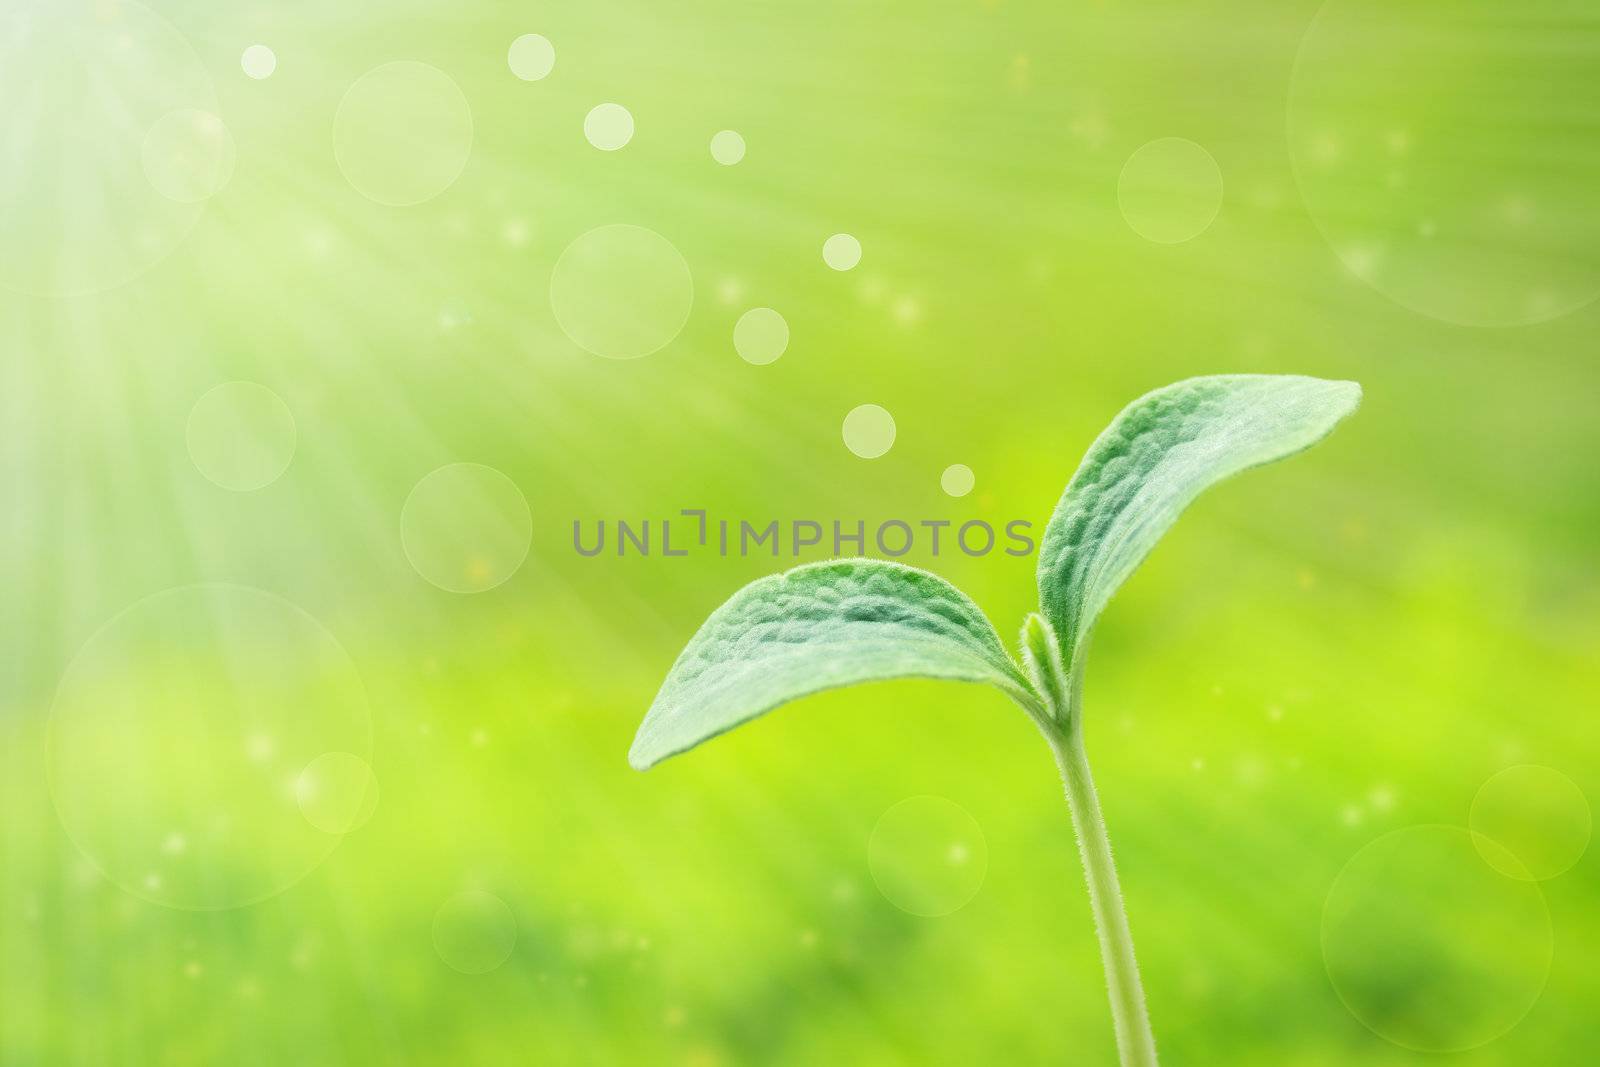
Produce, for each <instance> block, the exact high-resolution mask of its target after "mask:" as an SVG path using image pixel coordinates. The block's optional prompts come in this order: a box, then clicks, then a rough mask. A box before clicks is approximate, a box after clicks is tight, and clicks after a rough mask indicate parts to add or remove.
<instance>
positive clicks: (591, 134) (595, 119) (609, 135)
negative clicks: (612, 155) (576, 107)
mask: <svg viewBox="0 0 1600 1067" xmlns="http://www.w3.org/2000/svg"><path fill="white" fill-rule="evenodd" d="M583 135H584V137H586V138H588V140H589V143H590V144H592V145H594V146H595V147H596V148H598V149H600V151H602V152H615V151H616V150H617V149H619V148H623V147H625V146H626V145H627V143H628V142H629V141H631V140H633V113H632V112H631V111H629V110H628V109H627V108H625V107H623V106H622V105H621V104H596V105H595V106H594V107H593V108H591V109H590V111H589V114H587V115H585V116H584V119H583Z"/></svg>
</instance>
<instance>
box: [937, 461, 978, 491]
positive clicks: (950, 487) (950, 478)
mask: <svg viewBox="0 0 1600 1067" xmlns="http://www.w3.org/2000/svg"><path fill="white" fill-rule="evenodd" d="M976 483H977V478H976V477H975V476H974V475H973V473H972V468H971V467H969V466H967V465H966V464H965V463H952V464H950V466H948V467H946V468H945V469H944V473H943V474H941V475H940V476H939V488H941V489H943V490H944V491H945V492H946V493H949V494H950V495H951V496H966V495H967V494H968V493H970V492H972V487H973V485H975V484H976Z"/></svg>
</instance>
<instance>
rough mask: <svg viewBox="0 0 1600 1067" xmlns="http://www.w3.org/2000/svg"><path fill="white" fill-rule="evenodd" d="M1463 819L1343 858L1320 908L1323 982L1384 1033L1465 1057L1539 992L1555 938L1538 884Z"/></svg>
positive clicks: (1411, 831)
mask: <svg viewBox="0 0 1600 1067" xmlns="http://www.w3.org/2000/svg"><path fill="white" fill-rule="evenodd" d="M1475 836H1476V835H1474V834H1473V833H1472V832H1471V831H1469V830H1466V829H1463V828H1461V827H1458V826H1434V825H1426V826H1412V827H1407V828H1405V829H1402V830H1395V831H1393V832H1391V833H1388V834H1385V835H1384V836H1382V837H1379V838H1378V839H1376V840H1374V841H1372V842H1370V843H1369V844H1367V845H1366V846H1365V847H1364V848H1362V849H1361V850H1360V851H1359V852H1357V853H1356V854H1355V855H1354V856H1353V857H1351V859H1350V861H1349V862H1348V863H1346V864H1345V866H1344V869H1343V870H1341V871H1340V872H1339V874H1338V876H1337V877H1336V878H1335V879H1334V882H1333V886H1332V888H1331V889H1330V890H1329V892H1328V898H1327V901H1326V903H1325V905H1324V907H1323V914H1322V955H1323V961H1324V963H1325V964H1326V966H1327V971H1328V977H1329V979H1330V980H1331V981H1332V983H1333V987H1334V990H1335V991H1336V992H1337V993H1338V995H1339V999H1340V1000H1342V1001H1343V1002H1344V1005H1345V1007H1347V1008H1348V1009H1349V1010H1350V1013H1351V1014H1352V1015H1354V1016H1355V1017H1356V1018H1357V1019H1358V1020H1360V1021H1361V1022H1362V1023H1363V1024H1364V1025H1365V1026H1366V1027H1367V1028H1368V1029H1370V1030H1372V1031H1373V1032H1374V1033H1376V1034H1377V1035H1378V1036H1380V1037H1382V1038H1384V1039H1386V1040H1388V1041H1390V1042H1392V1043H1394V1044H1396V1045H1399V1046H1401V1047H1402V1048H1407V1049H1413V1050H1416V1051H1421V1052H1461V1051H1465V1050H1467V1049H1473V1048H1477V1047H1479V1046H1481V1045H1484V1044H1487V1043H1488V1042H1490V1041H1493V1040H1494V1039H1495V1038H1497V1037H1500V1036H1501V1035H1503V1034H1505V1033H1506V1032H1507V1031H1509V1030H1510V1029H1511V1028H1512V1027H1514V1026H1516V1025H1517V1023H1518V1022H1520V1021H1521V1020H1522V1019H1523V1017H1524V1016H1526V1015H1527V1014H1528V1012H1529V1010H1531V1009H1532V1007H1533V1005H1534V1003H1535V1002H1536V1001H1537V1000H1538V999H1539V996H1540V994H1541V993H1542V992H1543V990H1544V985H1545V981H1546V979H1547V978H1548V977H1549V973H1550V961H1551V956H1552V952H1553V938H1552V933H1551V927H1550V914H1549V911H1548V910H1547V908H1546V905H1545V901H1544V897H1543V895H1542V894H1541V893H1540V892H1539V888H1538V886H1537V885H1534V884H1532V883H1531V882H1528V881H1525V880H1521V879H1518V878H1508V877H1506V876H1505V875H1504V874H1501V873H1500V870H1499V869H1497V868H1501V867H1504V866H1506V865H1513V864H1515V863H1516V859H1515V858H1514V857H1512V856H1510V855H1509V854H1506V853H1503V852H1501V853H1500V854H1499V855H1498V859H1499V862H1498V863H1496V864H1494V865H1492V866H1491V865H1490V864H1488V863H1485V862H1484V858H1483V855H1481V854H1480V851H1481V850H1496V849H1497V848H1498V846H1496V845H1495V844H1494V843H1493V842H1487V841H1483V840H1475Z"/></svg>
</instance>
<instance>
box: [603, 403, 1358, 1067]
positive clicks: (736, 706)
mask: <svg viewBox="0 0 1600 1067" xmlns="http://www.w3.org/2000/svg"><path fill="white" fill-rule="evenodd" d="M1360 400H1361V388H1360V386H1358V385H1356V384H1355V383H1354V382H1331V381H1322V380H1320V379H1316V378H1303V377H1293V376H1276V375H1223V376H1217V377H1208V378H1191V379H1189V380H1188V381H1183V382H1178V383H1176V384H1174V385H1169V386H1167V387H1165V388H1163V389H1157V390H1156V391H1155V392H1153V393H1148V394H1146V395H1145V396H1142V397H1140V398H1139V399H1138V400H1135V401H1134V402H1133V403H1132V404H1130V405H1128V407H1126V408H1124V409H1123V411H1122V413H1121V414H1120V415H1118V416H1117V417H1116V419H1115V420H1114V421H1113V422H1112V423H1111V425H1110V426H1109V427H1108V428H1107V429H1106V430H1105V432H1104V433H1102V434H1101V435H1100V436H1099V438H1098V439H1096V441H1095V442H1094V444H1093V445H1092V446H1090V448H1089V452H1088V454H1087V455H1086V456H1085V457H1084V459H1083V463H1082V464H1081V465H1080V466H1079V467H1078V471H1077V473H1076V474H1074V475H1073V476H1072V480H1071V481H1070V482H1069V483H1068V484H1067V488H1066V491H1065V492H1063V493H1062V495H1061V500H1060V502H1059V503H1058V504H1057V505H1056V510H1055V514H1054V515H1052V516H1051V517H1050V524H1049V526H1048V527H1046V529H1045V533H1044V537H1043V540H1042V541H1041V543H1040V546H1039V565H1038V583H1039V606H1040V611H1039V612H1037V613H1035V614H1031V615H1029V616H1028V617H1027V620H1026V621H1025V622H1024V624H1023V627H1022V640H1021V652H1022V659H1021V663H1020V664H1019V663H1018V662H1017V661H1016V660H1015V659H1013V658H1012V657H1011V655H1010V654H1009V653H1008V652H1007V651H1006V649H1005V646H1004V645H1003V644H1002V643H1001V641H1000V638H999V636H998V635H997V634H996V633H995V630H994V627H993V626H991V625H990V623H989V620H988V619H986V618H985V617H984V615H983V612H982V611H980V610H979V609H978V607H977V605H975V604H974V603H973V602H972V601H971V600H970V599H969V598H968V597H967V596H966V595H965V594H964V593H962V592H961V591H960V590H959V589H957V588H956V587H955V586H953V585H951V584H950V583H949V582H946V581H945V580H944V579H942V578H940V577H938V576H937V575H934V574H930V573H928V572H927V571H922V570H917V569H916V568H914V567H907V566H904V565H902V564H898V563H889V562H885V561H882V560H872V559H841V560H831V561H829V562H826V563H813V564H808V565H806V566H802V567H796V568H795V569H794V570H791V571H787V572H785V573H783V574H774V575H770V576H768V577H766V578H762V579H760V580H759V581H756V582H752V583H751V584H750V585H747V586H745V587H744V588H743V589H741V590H739V592H737V593H735V594H734V595H733V597H732V599H730V600H728V601H727V603H725V604H723V605H722V606H721V607H720V608H718V609H717V610H716V611H714V612H713V613H712V614H711V617H710V618H708V619H707V620H706V621H705V624H704V625H702V626H701V627H700V630H699V632H698V633H696V634H695V635H694V637H693V638H692V639H691V640H690V641H689V645H688V647H687V648H685V649H684V650H683V654H682V655H680V656H679V657H678V660H677V662H676V663H674V664H673V665H672V670H671V671H670V672H668V674H667V678H666V681H665V682H663V683H662V686H661V691H660V692H659V693H657V694H656V699H655V702H654V703H653V704H651V706H650V710H649V711H648V712H647V713H646V714H645V717H644V722H643V723H642V724H641V725H640V726H639V732H638V735H637V736H636V737H635V738H634V741H633V747H632V749H631V750H630V751H629V753H628V761H629V763H631V764H632V765H633V766H634V767H635V768H637V769H639V770H644V769H645V768H647V767H650V766H652V765H653V764H655V763H658V762H660V761H661V760H663V759H666V758H667V757H668V756H673V755H676V754H677V753H679V752H683V751H686V750H688V749H690V748H693V747H694V746H695V745H698V744H699V743H700V742H702V741H705V740H707V739H709V738H712V737H715V736H716V735H718V734H720V733H724V732H726V731H728V730H731V729H733V728H734V727H735V726H738V725H739V724H740V723H743V722H747V721H749V720H750V719H753V718H755V717H756V716H758V715H761V714H763V713H765V712H768V711H771V710H772V709H773V708H776V707H777V706H779V705H780V704H784V703H787V702H789V701H791V700H795V699H797V698H799V697H803V696H806V695H808V694H811V693H817V692H821V691H823V690H825V689H834V688H837V687H839V686H845V685H852V684H854V683H856V682H870V681H878V680H882V679H890V678H953V679H956V680H958V681H964V682H988V683H990V684H991V685H994V686H995V687H997V688H998V689H1000V691H1001V692H1003V693H1005V694H1006V695H1007V696H1009V697H1011V699H1012V700H1014V701H1016V702H1017V704H1018V705H1020V706H1021V708H1022V710H1023V711H1024V712H1026V713H1027V715H1028V717H1029V718H1031V719H1032V720H1033V722H1034V724H1035V725H1037V726H1038V728H1039V730H1040V732H1041V733H1043V734H1044V737H1045V740H1046V741H1047V742H1048V743H1049V745H1050V750H1051V752H1052V753H1053V754H1054V755H1055V760H1056V766H1057V767H1058V768H1059V769H1060V772H1061V777H1062V779H1063V780H1064V781H1065V783H1066V792H1067V803H1068V806H1069V807H1070V809H1071V812H1072V823H1073V827H1074V828H1075V829H1076V831H1077V838H1078V849H1079V851H1080V853H1081V855H1082V858H1083V867H1084V872H1085V875H1086V876H1087V881H1088V887H1089V900H1090V903H1091V905H1092V907H1093V911H1094V916H1095V925H1096V927H1097V929H1098V932H1099V937H1100V953H1101V957H1102V960H1103V962H1104V964H1105V972H1106V982H1107V984H1108V986H1109V989H1110V996H1111V1016H1112V1022H1113V1024H1114V1026H1115V1030H1116V1038H1117V1047H1118V1049H1119V1051H1120V1053H1121V1058H1122V1063H1123V1065H1124V1067H1149V1065H1153V1064H1155V1063H1156V1049H1155V1039H1154V1037H1153V1036H1152V1034H1151V1031H1150V1021H1149V1018H1148V1016H1147V1015H1146V1012H1145V1003H1144V990H1143V987H1142V986H1141V985H1140V982H1139V968H1138V965H1137V964H1136V963H1135V961H1134V955H1133V938H1132V936H1131V935H1130V933H1129V931H1128V917H1127V913H1126V912H1125V911H1124V909H1123V905H1122V892H1121V889H1120V887H1119V886H1118V884H1117V870H1116V866H1115V864H1114V863H1113V862H1112V858H1111V842H1110V840H1109V839H1108V838H1107V836H1106V826H1105V820H1104V819H1103V818H1102V817H1101V814H1100V802H1099V800H1098V799H1097V798H1096V795H1095V788H1094V780H1093V778H1092V777H1091V776H1090V774H1089V762H1088V759H1087V758H1086V756H1085V755H1084V748H1083V706H1082V693H1083V673H1084V658H1085V653H1086V651H1087V646H1088V641H1089V634H1090V631H1091V630H1092V629H1093V627H1094V623H1095V620H1096V619H1097V618H1098V617H1099V615H1100V612H1101V610H1102V609H1103V608H1104V607H1105V606H1106V602H1107V601H1109V600H1110V599H1111V595H1112V594H1113V593H1115V592H1116V590H1117V588H1118V587H1119V586H1121V585H1122V583H1123V582H1124V581H1126V580H1127V578H1128V576H1129V575H1131V574H1132V573H1133V572H1134V570H1135V568H1137V567H1138V566H1139V564H1140V563H1141V562H1143V560H1144V558H1145V556H1147V555H1149V553H1150V550H1151V549H1152V548H1154V547H1155V544H1156V542H1157V541H1158V540H1160V538H1161V535H1162V534H1164V533H1166V531H1167V529H1168V527H1170V526H1171V525H1172V524H1173V523H1174V522H1175V521H1176V520H1177V518H1178V515H1179V513H1180V512H1182V511H1183V509H1184V508H1185V507H1187V506H1188V505H1189V503H1190V502H1191V501H1192V500H1194V499H1195V497H1197V496H1199V495H1200V493H1201V492H1202V491H1203V490H1205V489H1206V488H1208V487H1209V486H1211V485H1213V484H1215V483H1216V482H1218V481H1221V480H1222V479H1224V478H1226V477H1228V476H1229V475H1232V474H1237V473H1238V472H1240V471H1243V470H1246V469H1248V468H1250V467H1256V466H1260V465H1261V464H1264V463H1270V462H1272V461H1273V460H1277V459H1282V458H1283V457H1285V456H1289V455H1292V454H1294V453H1296V452H1299V451H1302V450H1303V449H1306V448H1309V447H1310V446H1312V445H1314V444H1316V443H1317V442H1318V441H1320V440H1321V439H1322V438H1323V437H1325V436H1327V435H1328V433H1330V432H1331V431H1332V430H1333V428H1334V426H1335V425H1336V424H1337V423H1338V422H1339V421H1340V420H1341V419H1343V418H1344V417H1345V416H1346V415H1349V414H1350V413H1351V412H1353V411H1354V410H1355V409H1356V406H1357V405H1358V404H1359V403H1360Z"/></svg>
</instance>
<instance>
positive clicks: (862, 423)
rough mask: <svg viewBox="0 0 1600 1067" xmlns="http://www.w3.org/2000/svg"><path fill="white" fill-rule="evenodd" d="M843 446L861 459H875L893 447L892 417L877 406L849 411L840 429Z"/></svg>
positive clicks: (861, 405)
mask: <svg viewBox="0 0 1600 1067" xmlns="http://www.w3.org/2000/svg"><path fill="white" fill-rule="evenodd" d="M839 432H840V435H841V436H843V438H844V445H845V447H846V448H848V449H849V450H850V451H852V452H854V453H855V454H856V455H858V456H860V457H861V458H862V459H877V458H878V457H879V456H881V455H883V454H884V453H886V452H888V451H889V449H891V448H893V447H894V436H895V425H894V416H893V415H891V414H889V411H888V409H887V408H883V407H880V406H879V405H877V404H860V405H858V406H856V407H853V408H851V409H850V411H849V413H848V414H846V415H845V417H844V424H843V425H842V426H841V427H840V430H839Z"/></svg>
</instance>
